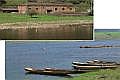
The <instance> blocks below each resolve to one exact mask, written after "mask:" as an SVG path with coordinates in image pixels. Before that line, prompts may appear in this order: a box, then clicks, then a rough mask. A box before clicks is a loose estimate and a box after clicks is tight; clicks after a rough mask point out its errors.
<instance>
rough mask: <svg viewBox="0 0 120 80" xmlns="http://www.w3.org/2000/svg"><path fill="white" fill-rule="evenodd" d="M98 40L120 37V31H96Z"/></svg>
mask: <svg viewBox="0 0 120 80" xmlns="http://www.w3.org/2000/svg"><path fill="white" fill-rule="evenodd" d="M95 39H96V40H111V39H120V32H96V33H95Z"/></svg>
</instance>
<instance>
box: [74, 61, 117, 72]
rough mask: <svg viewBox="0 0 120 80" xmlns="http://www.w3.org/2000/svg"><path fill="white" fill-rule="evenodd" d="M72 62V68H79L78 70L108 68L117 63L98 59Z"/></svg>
mask: <svg viewBox="0 0 120 80" xmlns="http://www.w3.org/2000/svg"><path fill="white" fill-rule="evenodd" d="M72 64H73V65H72V66H73V67H74V69H80V70H92V69H110V68H117V65H118V64H117V63H116V62H106V61H99V60H93V61H88V62H86V63H81V62H73V63H72Z"/></svg>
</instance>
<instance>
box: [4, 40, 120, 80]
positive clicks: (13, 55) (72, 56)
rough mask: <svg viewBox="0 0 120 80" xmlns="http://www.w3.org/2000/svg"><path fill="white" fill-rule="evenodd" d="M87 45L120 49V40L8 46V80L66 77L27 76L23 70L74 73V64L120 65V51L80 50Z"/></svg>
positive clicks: (26, 43) (31, 43)
mask: <svg viewBox="0 0 120 80" xmlns="http://www.w3.org/2000/svg"><path fill="white" fill-rule="evenodd" d="M85 45H115V46H117V45H120V40H100V41H99V40H98V41H86V42H40V41H38V42H35V41H32V42H24V41H23V42H22V41H21V42H6V80H64V78H65V77H58V76H47V75H32V74H31V75H26V74H25V71H24V68H25V67H33V68H40V69H41V68H45V67H51V68H60V69H72V65H71V63H72V62H73V61H81V62H84V61H87V60H90V59H92V60H93V59H100V60H108V61H109V60H110V61H118V62H120V48H91V49H89V48H87V49H85V48H79V47H80V46H85Z"/></svg>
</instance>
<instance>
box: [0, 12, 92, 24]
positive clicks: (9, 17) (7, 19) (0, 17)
mask: <svg viewBox="0 0 120 80" xmlns="http://www.w3.org/2000/svg"><path fill="white" fill-rule="evenodd" d="M74 20H75V21H83V20H85V21H93V16H54V15H36V16H35V17H34V18H31V17H30V16H29V15H27V14H17V13H0V24H3V23H16V22H60V21H62V22H64V21H65V22H69V23H70V22H73V21H74Z"/></svg>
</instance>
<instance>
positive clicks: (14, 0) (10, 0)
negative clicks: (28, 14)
mask: <svg viewBox="0 0 120 80" xmlns="http://www.w3.org/2000/svg"><path fill="white" fill-rule="evenodd" d="M6 1H7V3H6V4H5V5H13V6H14V5H19V4H24V3H27V0H6Z"/></svg>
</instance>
